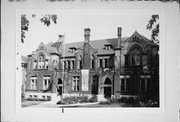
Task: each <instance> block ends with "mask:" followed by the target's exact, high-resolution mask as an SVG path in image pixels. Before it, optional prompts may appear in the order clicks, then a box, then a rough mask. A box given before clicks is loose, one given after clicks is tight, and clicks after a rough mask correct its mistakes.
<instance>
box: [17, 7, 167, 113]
mask: <svg viewBox="0 0 180 122" xmlns="http://www.w3.org/2000/svg"><path fill="white" fill-rule="evenodd" d="M152 10H153V9H152ZM152 10H151V9H139V10H136V9H134V10H132V11H139V12H140V11H143V12H144V11H147V12H148V11H152ZM60 11H77V12H78V11H85V12H86V11H93V12H97V11H100V12H102V11H105V12H107V13H108V14H113V12H117V13H116V14H118V11H129V9H110V10H109V9H101V10H99V9H88V10H87V9H75V10H73V9H71V10H67V9H65V10H64V9H62V10H61V9H59V10H58V9H56V10H47V9H46V10H44V9H42V10H32V9H25V10H17V12H16V13H17V16H16V18H17V19H20V15H21V14H23V13H25V14H31V13H32V14H33V13H38V14H39V13H42V14H47V13H55V14H56V13H58V14H59V13H60ZM154 11H158V13H160V14H159V17H160V34H159V36H160V40H164V39H165V38H164V35H165V33H164V31H161V30H164V23H165V22H164V20H165V19H164V10H162V9H156V10H154ZM17 21H18V22H17V28H18V29H17V31H16V32H17V34H16V35H17V37H16V43H17V51H18V50H19V51H21V49H20V48H19V47H20V46H19V47H18V45H22V44H21V43H20V42H21V40H19V39H20V33H19V32H20V30H19V27H20V25H19V24H20V23H19V21H20V20H17ZM164 47H165V41H160V77H159V79H160V80H159V83H160V107H159V108H141V107H139V108H138V107H133V108H128V107H127V108H125V107H123V108H118V107H117V108H114V107H113V108H111V107H108V108H71V109H70V108H64V112H66V113H112V112H116V113H136V112H137V113H162V112H164V93H165V90H164V89H165V84H164V82H163V81H165V78H164V77H165V75H164V71H165V70H164V69H163V67H165V48H164ZM19 56H20V55H19ZM17 59H18V60H16V61H17V66H18V67H20V66H21V65H20V62H21V61H20V60H19V59H20V58H17ZM20 68H21V67H20ZM19 73H21V72H20V71H19V72H18V73H17V74H16V75H17V77H16V81H18V78H21V76H18V74H19ZM21 79H22V78H21ZM20 85H21V84H17V83H16V88H15V89H16V96H17V98H16V101H17V102H16V105H17V106H16V110H17V112H18V111H21V112H23V111H24V110H25V109H28V110H29V111H32V112H37V111H38V112H44V110H45V109H46V112H48V111H51V108H43V109H34V108H31V109H30V108H27V107H26V108H20V107H19V106H20V103H19V102H20V101H19V100H21V99H20V97H19V95H20V94H19V93H20V92H21V91H19V89H20ZM25 111H27V110H25ZM53 112H56V110H53Z"/></svg>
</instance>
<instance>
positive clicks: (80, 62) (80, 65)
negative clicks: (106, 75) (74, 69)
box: [79, 60, 82, 69]
mask: <svg viewBox="0 0 180 122" xmlns="http://www.w3.org/2000/svg"><path fill="white" fill-rule="evenodd" d="M79 67H80V69H82V60H80V61H79Z"/></svg>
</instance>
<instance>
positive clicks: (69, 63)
mask: <svg viewBox="0 0 180 122" xmlns="http://www.w3.org/2000/svg"><path fill="white" fill-rule="evenodd" d="M67 62H68V69H71V62H70V61H67Z"/></svg>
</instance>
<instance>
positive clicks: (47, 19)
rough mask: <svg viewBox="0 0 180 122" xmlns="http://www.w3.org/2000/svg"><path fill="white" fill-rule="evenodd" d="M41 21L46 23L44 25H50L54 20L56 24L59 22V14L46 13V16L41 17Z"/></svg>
mask: <svg viewBox="0 0 180 122" xmlns="http://www.w3.org/2000/svg"><path fill="white" fill-rule="evenodd" d="M40 21H41V22H42V23H44V25H46V26H47V27H49V25H50V24H51V23H52V22H53V23H54V24H56V23H57V15H45V16H44V17H42V18H41V19H40Z"/></svg>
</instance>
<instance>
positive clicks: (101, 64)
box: [99, 59, 103, 67]
mask: <svg viewBox="0 0 180 122" xmlns="http://www.w3.org/2000/svg"><path fill="white" fill-rule="evenodd" d="M99 67H103V62H102V59H99Z"/></svg>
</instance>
